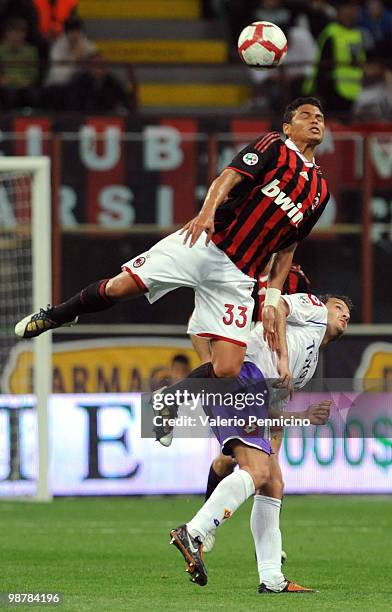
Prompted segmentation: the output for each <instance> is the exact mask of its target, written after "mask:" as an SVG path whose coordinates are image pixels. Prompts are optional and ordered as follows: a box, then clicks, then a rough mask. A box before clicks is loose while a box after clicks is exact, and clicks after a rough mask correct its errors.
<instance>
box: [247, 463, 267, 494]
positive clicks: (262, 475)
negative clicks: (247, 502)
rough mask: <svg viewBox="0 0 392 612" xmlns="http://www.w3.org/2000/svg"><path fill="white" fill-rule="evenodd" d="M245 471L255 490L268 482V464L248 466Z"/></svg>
mask: <svg viewBox="0 0 392 612" xmlns="http://www.w3.org/2000/svg"><path fill="white" fill-rule="evenodd" d="M247 471H248V472H249V474H250V475H251V477H252V480H253V484H254V486H255V490H256V491H257V490H258V489H262V487H264V485H265V484H266V483H267V482H268V479H269V476H270V472H269V469H268V466H259V465H258V466H249V467H248V469H247Z"/></svg>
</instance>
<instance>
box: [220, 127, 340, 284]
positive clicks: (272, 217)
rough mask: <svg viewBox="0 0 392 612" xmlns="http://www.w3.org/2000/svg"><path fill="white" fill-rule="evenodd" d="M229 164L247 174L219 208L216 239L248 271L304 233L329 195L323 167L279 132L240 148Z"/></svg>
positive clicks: (258, 270) (252, 272)
mask: <svg viewBox="0 0 392 612" xmlns="http://www.w3.org/2000/svg"><path fill="white" fill-rule="evenodd" d="M228 168H231V169H233V170H235V171H236V172H239V173H240V174H243V175H244V177H245V179H244V180H243V181H241V183H239V184H238V185H237V186H236V187H235V188H234V189H233V190H232V192H231V193H230V197H229V199H228V201H227V202H225V204H223V205H222V206H219V208H218V209H217V211H216V213H215V233H214V236H213V238H212V240H213V241H214V243H215V244H216V245H217V246H218V247H219V248H220V249H222V251H224V252H225V253H226V255H227V256H228V257H229V258H230V259H231V260H232V261H233V262H234V263H235V264H236V266H238V268H240V270H242V272H244V273H245V274H248V275H249V276H252V277H254V278H256V277H257V276H258V275H259V274H261V273H262V271H263V270H264V268H265V266H266V264H267V263H268V261H269V259H270V257H271V255H272V254H273V253H276V252H277V251H280V250H282V249H284V248H287V247H288V246H290V245H292V244H294V243H295V242H299V241H301V240H303V239H304V238H306V236H307V235H308V234H309V233H310V232H311V230H312V228H313V226H314V225H315V223H316V222H317V221H318V219H319V218H320V216H321V214H322V212H323V211H324V209H325V206H326V204H327V202H328V199H329V193H328V189H327V184H326V181H325V179H324V178H323V176H322V174H321V171H320V168H319V167H318V166H316V165H315V164H314V163H313V162H309V161H307V160H306V159H305V158H304V157H303V155H301V153H300V151H299V150H298V149H297V147H296V145H295V144H294V143H293V142H292V141H291V140H289V139H288V140H286V142H283V141H282V139H281V138H280V135H279V134H278V133H277V132H272V133H270V134H267V135H266V136H264V137H263V138H261V139H258V140H255V141H254V142H252V143H251V144H250V145H248V146H247V147H245V148H244V149H242V151H240V152H239V153H238V154H237V155H236V157H235V158H234V159H233V161H232V162H231V164H229V166H228Z"/></svg>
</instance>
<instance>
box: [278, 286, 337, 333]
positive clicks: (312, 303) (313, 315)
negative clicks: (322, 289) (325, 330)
mask: <svg viewBox="0 0 392 612" xmlns="http://www.w3.org/2000/svg"><path fill="white" fill-rule="evenodd" d="M282 299H283V300H284V301H285V302H286V304H287V305H288V307H289V314H288V315H287V321H288V322H289V323H294V324H296V325H307V324H309V323H313V324H315V325H320V326H323V327H326V325H327V315H328V310H327V307H326V306H325V304H323V303H322V302H320V300H319V299H318V297H317V296H316V295H312V294H311V293H294V294H293V295H282Z"/></svg>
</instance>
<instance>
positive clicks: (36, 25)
mask: <svg viewBox="0 0 392 612" xmlns="http://www.w3.org/2000/svg"><path fill="white" fill-rule="evenodd" d="M77 5H78V0H0V23H1V24H2V27H1V33H0V36H1V42H0V109H1V110H3V111H11V110H14V109H22V108H32V109H45V110H54V111H76V112H81V113H110V112H115V113H124V114H126V113H130V112H134V111H135V109H136V92H135V89H134V87H133V86H132V79H130V80H129V82H125V83H124V82H123V81H122V80H120V79H119V78H118V77H117V76H116V75H115V74H113V73H112V72H111V71H110V70H109V69H108V67H107V65H106V62H105V61H104V58H103V57H102V55H101V54H100V53H99V51H98V50H97V48H96V46H95V44H94V43H93V42H92V41H90V40H89V39H88V37H87V35H86V34H85V32H84V27H83V22H82V21H81V20H80V19H79V18H78V17H77V15H76V9H77ZM86 91H88V92H89V94H90V95H88V96H86V95H85V92H86Z"/></svg>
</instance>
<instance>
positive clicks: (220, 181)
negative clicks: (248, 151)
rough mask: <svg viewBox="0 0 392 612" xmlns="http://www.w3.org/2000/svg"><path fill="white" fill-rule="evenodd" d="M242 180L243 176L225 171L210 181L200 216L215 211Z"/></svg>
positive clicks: (233, 171)
mask: <svg viewBox="0 0 392 612" xmlns="http://www.w3.org/2000/svg"><path fill="white" fill-rule="evenodd" d="M243 179H244V177H243V175H242V174H240V173H239V172H236V171H235V170H230V169H226V170H223V172H222V173H221V174H220V175H219V176H218V177H217V178H216V179H215V180H213V181H212V183H211V185H210V188H209V190H208V192H207V195H206V197H205V200H204V204H203V206H202V208H201V211H200V214H203V213H210V212H212V211H213V212H214V213H215V211H216V209H217V208H218V206H220V205H221V204H223V203H224V202H225V200H226V199H227V197H228V195H229V193H230V191H231V190H232V189H233V188H234V187H235V186H236V185H238V183H240V182H241V181H242V180H243Z"/></svg>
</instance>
